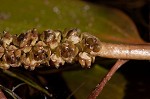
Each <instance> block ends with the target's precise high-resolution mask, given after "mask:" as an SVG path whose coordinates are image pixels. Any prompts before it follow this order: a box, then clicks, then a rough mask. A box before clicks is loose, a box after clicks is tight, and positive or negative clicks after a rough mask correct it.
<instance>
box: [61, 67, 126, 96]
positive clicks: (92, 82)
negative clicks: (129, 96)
mask: <svg viewBox="0 0 150 99" xmlns="http://www.w3.org/2000/svg"><path fill="white" fill-rule="evenodd" d="M107 72H108V70H106V69H104V68H102V67H99V66H98V65H96V66H94V67H93V68H91V69H89V70H79V71H69V72H63V77H64V78H65V79H66V82H67V83H68V85H69V87H70V88H71V90H72V92H73V93H72V94H71V95H74V96H75V97H76V98H77V99H87V97H88V95H89V94H90V93H91V90H92V89H93V88H94V87H95V86H96V85H97V84H98V83H99V81H100V79H102V77H103V76H104V75H105V74H106V73H107ZM125 85H126V81H125V78H124V77H123V76H122V75H121V74H119V73H116V74H115V75H114V76H113V77H112V79H111V80H110V82H108V84H107V85H106V87H105V88H104V90H103V92H102V93H101V95H99V96H98V98H97V99H110V98H111V99H122V98H123V96H124V88H125ZM69 97H70V96H69Z"/></svg>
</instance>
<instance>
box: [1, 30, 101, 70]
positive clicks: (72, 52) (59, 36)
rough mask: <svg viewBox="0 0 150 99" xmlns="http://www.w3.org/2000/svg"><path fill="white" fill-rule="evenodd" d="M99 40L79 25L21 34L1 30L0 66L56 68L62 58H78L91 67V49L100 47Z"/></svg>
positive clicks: (85, 65) (3, 67) (62, 62)
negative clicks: (82, 29)
mask: <svg viewBox="0 0 150 99" xmlns="http://www.w3.org/2000/svg"><path fill="white" fill-rule="evenodd" d="M100 47H101V46H100V41H99V40H98V39H97V38H96V37H94V36H92V35H90V34H88V33H82V34H80V33H79V30H78V29H65V30H64V31H63V32H61V31H58V30H46V31H44V32H42V33H41V34H40V33H38V31H37V30H36V29H32V30H29V31H27V32H26V33H22V34H20V35H11V34H10V33H8V32H4V33H3V35H2V36H0V68H2V69H8V68H9V67H19V66H24V67H25V68H26V69H31V70H34V69H35V67H38V66H40V65H41V64H44V65H47V66H50V65H52V64H53V65H54V66H55V67H56V68H58V67H59V66H60V65H64V63H65V62H67V63H73V62H75V61H79V63H80V64H81V65H82V66H83V67H90V66H91V63H92V62H94V60H95V56H93V55H91V54H90V52H91V51H93V52H98V51H99V50H100Z"/></svg>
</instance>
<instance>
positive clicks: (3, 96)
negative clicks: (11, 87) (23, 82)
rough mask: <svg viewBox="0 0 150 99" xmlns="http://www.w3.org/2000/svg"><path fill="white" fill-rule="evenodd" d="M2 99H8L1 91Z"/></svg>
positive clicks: (0, 98)
mask: <svg viewBox="0 0 150 99" xmlns="http://www.w3.org/2000/svg"><path fill="white" fill-rule="evenodd" d="M0 99H7V98H6V96H5V95H4V93H3V92H2V90H0Z"/></svg>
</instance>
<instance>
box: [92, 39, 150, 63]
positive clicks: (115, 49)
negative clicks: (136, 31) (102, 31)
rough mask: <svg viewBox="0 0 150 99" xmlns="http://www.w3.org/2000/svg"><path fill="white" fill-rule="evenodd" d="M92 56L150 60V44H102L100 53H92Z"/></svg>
mask: <svg viewBox="0 0 150 99" xmlns="http://www.w3.org/2000/svg"><path fill="white" fill-rule="evenodd" d="M91 54H92V55H95V56H100V57H105V58H115V59H135V60H150V44H145V45H142V44H112V43H105V42H101V49H100V51H99V52H97V53H96V52H91Z"/></svg>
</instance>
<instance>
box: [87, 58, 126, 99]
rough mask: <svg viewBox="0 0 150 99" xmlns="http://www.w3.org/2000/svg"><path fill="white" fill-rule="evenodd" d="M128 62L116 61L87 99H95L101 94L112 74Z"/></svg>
mask: <svg viewBox="0 0 150 99" xmlns="http://www.w3.org/2000/svg"><path fill="white" fill-rule="evenodd" d="M127 61H128V60H121V59H119V60H117V62H116V63H115V65H114V66H113V67H112V68H111V69H110V71H109V72H108V73H107V74H106V76H105V77H104V78H103V79H102V81H101V82H100V83H99V84H98V85H97V86H96V88H95V89H94V90H93V91H92V93H91V94H90V95H89V97H88V99H96V97H97V96H98V95H99V94H100V93H101V91H102V90H103V88H104V86H105V85H106V83H107V82H108V81H109V80H110V78H111V77H112V76H113V74H114V73H115V72H116V71H117V70H118V69H119V68H120V67H121V66H122V65H123V64H124V63H126V62H127Z"/></svg>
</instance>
